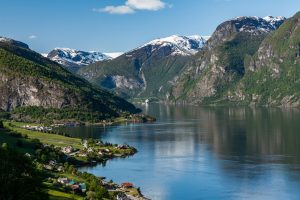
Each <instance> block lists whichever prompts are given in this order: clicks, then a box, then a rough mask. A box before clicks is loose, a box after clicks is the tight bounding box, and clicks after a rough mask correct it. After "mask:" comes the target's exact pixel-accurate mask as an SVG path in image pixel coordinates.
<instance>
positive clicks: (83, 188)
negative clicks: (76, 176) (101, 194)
mask: <svg viewBox="0 0 300 200" xmlns="http://www.w3.org/2000/svg"><path fill="white" fill-rule="evenodd" d="M79 187H80V190H81V192H86V184H85V183H79Z"/></svg>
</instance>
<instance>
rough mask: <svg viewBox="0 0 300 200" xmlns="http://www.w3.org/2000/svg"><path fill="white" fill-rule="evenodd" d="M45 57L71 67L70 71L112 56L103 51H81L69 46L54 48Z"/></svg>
mask: <svg viewBox="0 0 300 200" xmlns="http://www.w3.org/2000/svg"><path fill="white" fill-rule="evenodd" d="M47 57H48V58H49V59H51V60H53V61H55V62H57V63H59V64H61V65H63V66H65V67H66V68H69V69H71V71H73V70H75V71H76V70H78V69H79V68H80V67H82V66H86V65H89V64H92V63H95V62H98V61H103V60H109V59H112V57H110V56H108V55H106V54H104V53H100V52H96V51H81V50H76V49H71V48H55V49H54V50H52V51H51V52H50V53H49V54H48V55H47ZM72 69H73V70H72Z"/></svg>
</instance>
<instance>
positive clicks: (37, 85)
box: [0, 40, 138, 119]
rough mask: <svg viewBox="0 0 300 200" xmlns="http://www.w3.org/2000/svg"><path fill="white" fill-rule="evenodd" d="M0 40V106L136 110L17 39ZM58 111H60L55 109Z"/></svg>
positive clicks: (110, 113)
mask: <svg viewBox="0 0 300 200" xmlns="http://www.w3.org/2000/svg"><path fill="white" fill-rule="evenodd" d="M11 41H12V40H10V41H9V42H7V41H3V40H2V41H0V94H1V97H0V109H2V110H4V111H11V110H13V109H15V108H18V107H24V106H36V107H43V108H49V109H50V108H51V109H68V110H69V111H70V112H73V113H75V114H76V113H78V114H79V113H80V112H82V113H81V114H84V115H90V116H91V115H93V114H95V115H97V118H98V119H101V118H102V119H103V118H109V117H117V116H120V115H122V114H125V113H134V112H137V111H138V110H137V109H136V108H135V107H134V106H133V105H132V104H130V103H128V102H127V101H125V100H123V99H121V98H119V97H117V96H115V95H113V94H111V93H109V92H106V91H104V90H101V89H98V88H95V87H93V86H92V85H91V84H89V83H88V82H87V81H85V80H83V79H81V78H79V77H77V76H74V75H72V74H71V73H70V72H68V71H66V70H65V69H63V68H62V67H61V66H60V65H58V64H57V63H55V62H53V61H50V60H49V59H47V58H44V57H43V56H41V55H40V54H38V53H36V52H34V51H32V50H30V49H29V48H28V46H26V48H24V47H25V46H24V45H21V46H20V45H17V46H16V45H14V44H19V42H17V41H13V42H11ZM57 111H60V110H57Z"/></svg>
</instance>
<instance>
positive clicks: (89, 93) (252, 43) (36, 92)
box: [0, 13, 300, 119]
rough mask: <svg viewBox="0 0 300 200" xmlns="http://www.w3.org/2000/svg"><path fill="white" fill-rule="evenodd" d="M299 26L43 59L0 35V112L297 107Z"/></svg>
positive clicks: (271, 20) (249, 26)
mask: <svg viewBox="0 0 300 200" xmlns="http://www.w3.org/2000/svg"><path fill="white" fill-rule="evenodd" d="M299 22H300V13H297V14H296V15H295V16H293V17H292V18H289V19H285V18H284V17H271V16H268V17H264V18H260V17H237V18H234V19H231V20H228V21H225V22H223V23H222V24H220V25H219V26H218V27H217V28H216V30H215V31H214V33H213V34H212V35H211V36H210V37H201V36H178V35H173V36H170V37H166V38H160V39H155V40H153V41H150V42H148V43H146V44H144V45H141V46H140V47H137V48H135V49H133V50H131V51H129V52H126V53H124V54H122V55H119V56H118V57H116V58H110V57H108V56H107V55H104V54H101V53H96V52H88V53H86V52H84V51H77V50H72V49H67V48H64V49H55V50H53V51H52V52H50V53H49V54H48V56H47V57H48V58H45V57H43V56H41V55H40V54H38V53H36V52H34V51H32V50H30V49H29V47H28V45H26V44H24V43H22V42H18V41H15V40H12V39H8V38H3V37H0V72H1V74H0V75H1V77H0V92H1V94H3V95H2V96H1V99H0V108H1V109H2V110H14V109H16V108H18V107H23V106H38V107H43V108H46V109H48V108H53V109H60V108H63V109H64V108H67V109H71V110H72V108H76V109H80V110H81V111H82V112H81V113H84V114H83V115H84V116H87V115H88V113H95V112H96V113H97V114H98V115H100V116H101V117H102V118H107V117H115V116H121V115H124V114H129V113H136V112H138V109H136V108H135V107H134V106H133V105H132V104H130V103H128V102H127V101H126V100H124V99H122V98H120V97H118V96H121V97H123V98H126V99H130V100H135V99H138V100H145V99H153V100H157V101H166V102H171V103H190V104H197V105H199V104H205V105H220V104H234V105H272V106H293V107H294V106H299V105H300V100H299V99H300V71H299V70H300V60H299V59H300V23H299ZM53 60H54V61H53ZM70 63H71V64H70ZM74 63H75V64H76V65H77V66H75V65H73V64H74ZM69 64H70V65H69ZM73 67H74V68H73ZM75 68H76V69H75ZM66 69H68V70H69V71H72V72H73V73H76V74H73V73H71V72H69V71H68V70H66ZM80 76H81V77H83V78H84V79H86V80H84V79H82V78H80ZM101 88H103V89H101ZM106 90H109V91H106ZM113 93H115V94H113ZM70 112H71V113H72V111H70ZM72 114H74V113H72ZM51 115H53V113H51ZM81 115H82V114H81ZM101 117H98V118H99V119H100V118H101Z"/></svg>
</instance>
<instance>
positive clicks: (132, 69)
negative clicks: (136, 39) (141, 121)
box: [79, 35, 206, 98]
mask: <svg viewBox="0 0 300 200" xmlns="http://www.w3.org/2000/svg"><path fill="white" fill-rule="evenodd" d="M205 41H206V40H205V39H204V38H203V37H200V36H191V37H184V36H175V35H174V36H171V37H167V38H162V39H157V40H153V41H151V42H149V43H147V44H145V45H143V46H141V47H139V48H137V49H134V50H132V51H130V52H128V53H125V54H123V55H121V56H120V57H118V58H116V59H113V60H109V61H103V62H97V63H95V64H92V65H89V66H87V67H84V68H82V69H81V70H79V74H80V75H81V76H83V77H85V78H86V79H87V80H89V81H91V82H93V83H95V84H97V85H100V86H102V87H105V88H108V89H111V90H113V91H115V92H117V94H119V95H122V96H123V97H126V98H132V97H138V98H148V97H159V98H161V97H165V96H166V95H167V96H168V94H167V92H168V91H169V90H170V87H171V86H172V85H173V83H174V80H176V77H177V76H178V74H179V72H180V71H181V70H182V67H183V66H184V65H185V63H186V62H187V60H188V59H190V57H191V56H192V55H194V54H195V53H196V52H198V51H199V50H200V49H201V48H202V47H203V45H204V43H205Z"/></svg>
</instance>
